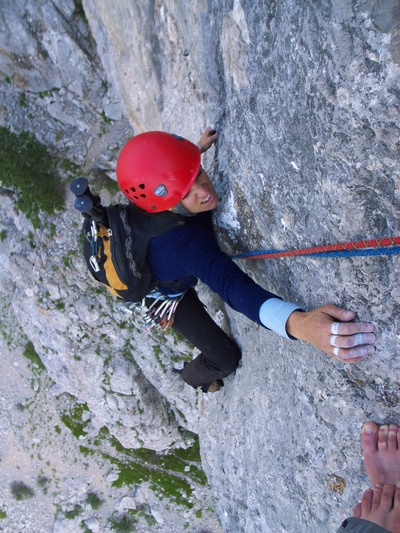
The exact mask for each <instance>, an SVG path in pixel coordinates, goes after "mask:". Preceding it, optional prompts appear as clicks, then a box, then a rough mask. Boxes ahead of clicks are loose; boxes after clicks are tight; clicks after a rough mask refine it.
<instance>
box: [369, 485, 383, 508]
mask: <svg viewBox="0 0 400 533" xmlns="http://www.w3.org/2000/svg"><path fill="white" fill-rule="evenodd" d="M381 496H382V487H381V485H375V487H374V494H373V496H372V503H371V510H376V509H379V506H380V505H381Z"/></svg>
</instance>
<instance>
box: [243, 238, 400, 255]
mask: <svg viewBox="0 0 400 533" xmlns="http://www.w3.org/2000/svg"><path fill="white" fill-rule="evenodd" d="M396 244H400V237H385V238H383V239H370V240H363V241H353V242H344V243H336V244H324V245H322V246H313V247H311V248H301V249H300V250H287V251H271V253H268V250H262V251H260V252H256V253H254V252H248V253H247V254H238V255H237V256H233V257H234V258H236V259H273V258H276V257H288V256H295V255H309V254H319V253H324V252H336V251H339V250H349V251H350V250H357V249H366V248H380V247H384V246H394V245H396ZM264 252H265V253H264Z"/></svg>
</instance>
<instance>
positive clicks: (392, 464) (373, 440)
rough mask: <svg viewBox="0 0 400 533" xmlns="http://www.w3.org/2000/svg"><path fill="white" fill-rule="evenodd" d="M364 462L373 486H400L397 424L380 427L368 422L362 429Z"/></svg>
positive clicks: (399, 449) (399, 440) (399, 451)
mask: <svg viewBox="0 0 400 533" xmlns="http://www.w3.org/2000/svg"><path fill="white" fill-rule="evenodd" d="M362 443H363V449H364V463H365V468H366V469H367V473H368V476H369V479H370V481H371V486H372V487H375V486H376V485H381V486H383V485H384V484H385V483H389V484H391V485H399V486H400V429H399V427H398V426H396V425H395V424H389V425H383V426H380V427H378V426H377V425H376V424H375V423H374V422H366V423H365V424H364V426H363V429H362Z"/></svg>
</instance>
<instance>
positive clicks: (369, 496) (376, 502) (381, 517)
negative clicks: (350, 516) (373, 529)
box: [354, 484, 400, 533]
mask: <svg viewBox="0 0 400 533" xmlns="http://www.w3.org/2000/svg"><path fill="white" fill-rule="evenodd" d="M354 516H355V517H356V518H362V519H364V520H368V521H369V522H373V523H374V524H377V525H378V526H381V527H383V528H385V529H387V530H388V531H390V533H400V487H397V488H396V487H394V486H393V485H388V484H386V485H383V487H381V486H380V485H377V486H375V488H374V490H372V489H368V490H366V491H365V492H364V494H363V497H362V500H361V503H359V504H358V505H356V507H355V509H354Z"/></svg>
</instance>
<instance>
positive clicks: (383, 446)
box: [378, 424, 389, 451]
mask: <svg viewBox="0 0 400 533" xmlns="http://www.w3.org/2000/svg"><path fill="white" fill-rule="evenodd" d="M388 437H389V426H388V425H386V424H384V425H383V426H381V427H380V428H379V438H378V448H379V450H382V451H385V450H387V448H388Z"/></svg>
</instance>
